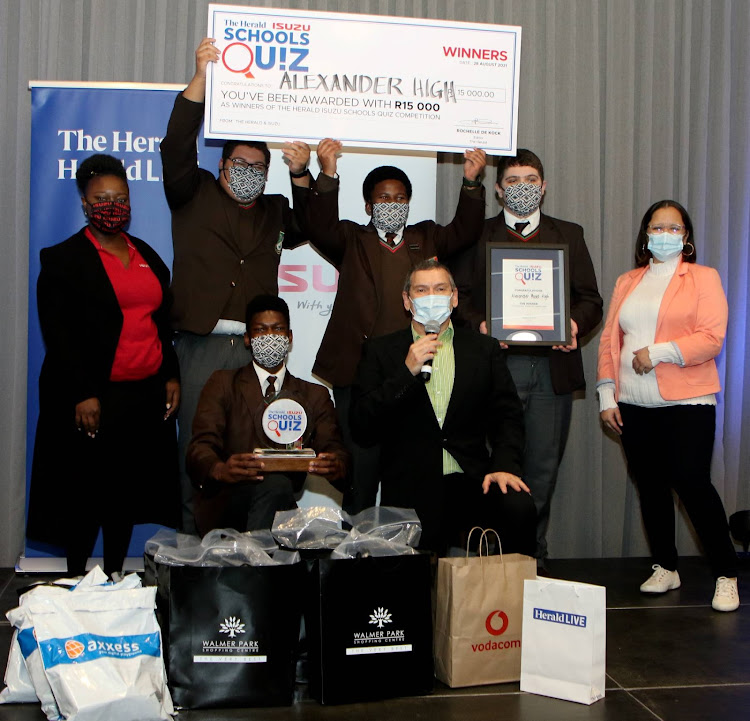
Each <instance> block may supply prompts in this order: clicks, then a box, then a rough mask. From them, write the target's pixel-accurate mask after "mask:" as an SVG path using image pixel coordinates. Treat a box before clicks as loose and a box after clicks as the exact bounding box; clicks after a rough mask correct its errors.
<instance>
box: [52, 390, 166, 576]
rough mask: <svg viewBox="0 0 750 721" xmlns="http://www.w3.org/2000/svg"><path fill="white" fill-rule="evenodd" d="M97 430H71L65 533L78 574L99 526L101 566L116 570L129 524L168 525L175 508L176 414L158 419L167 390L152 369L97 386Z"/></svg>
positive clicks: (72, 566)
mask: <svg viewBox="0 0 750 721" xmlns="http://www.w3.org/2000/svg"><path fill="white" fill-rule="evenodd" d="M99 400H100V402H101V420H100V423H99V432H98V433H97V435H96V438H89V437H88V436H87V435H86V434H85V433H83V432H82V431H73V432H72V434H73V435H72V437H71V439H70V449H69V450H70V452H71V457H72V458H73V459H74V460H72V461H71V464H72V466H73V469H74V470H73V471H71V473H70V479H69V481H70V486H69V495H70V498H71V500H70V504H71V507H72V508H73V509H74V513H73V514H71V516H70V517H71V523H70V524H69V526H68V529H67V532H66V538H65V548H66V555H67V559H68V572H69V573H70V574H71V575H81V574H82V573H83V572H84V568H85V566H86V561H87V559H88V558H89V556H90V555H91V553H92V551H93V548H94V544H95V542H96V538H97V535H98V533H99V529H100V528H101V529H102V538H103V542H104V553H103V556H104V559H103V562H104V571H105V572H106V573H108V574H110V575H111V574H112V573H113V572H114V571H118V572H119V571H121V570H122V564H123V561H124V560H125V556H126V555H127V551H128V545H129V544H130V537H131V535H132V531H133V525H134V524H137V523H148V522H154V523H162V524H164V525H167V526H170V527H174V526H175V525H176V523H177V519H178V513H179V493H178V485H177V454H176V434H175V422H174V419H169V420H167V421H165V420H164V411H165V403H166V391H165V386H164V382H163V381H162V380H161V379H159V378H158V377H157V376H152V377H150V378H145V379H144V380H139V381H122V382H110V383H108V384H107V385H106V386H105V387H104V388H103V390H102V394H101V397H100V399H99Z"/></svg>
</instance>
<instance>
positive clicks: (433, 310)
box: [409, 293, 453, 325]
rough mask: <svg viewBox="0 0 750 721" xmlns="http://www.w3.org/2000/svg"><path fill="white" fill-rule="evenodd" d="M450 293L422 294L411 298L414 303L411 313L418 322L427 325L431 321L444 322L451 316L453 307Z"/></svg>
mask: <svg viewBox="0 0 750 721" xmlns="http://www.w3.org/2000/svg"><path fill="white" fill-rule="evenodd" d="M452 299H453V293H451V294H450V295H421V296H419V297H418V298H410V299H409V300H411V304H412V311H411V314H412V316H414V320H415V321H417V323H421V324H422V325H425V324H426V323H429V322H430V321H433V322H435V323H438V324H441V325H442V324H443V323H444V322H445V321H446V320H448V318H450V315H451V311H452V310H453V307H452V305H451V300H452Z"/></svg>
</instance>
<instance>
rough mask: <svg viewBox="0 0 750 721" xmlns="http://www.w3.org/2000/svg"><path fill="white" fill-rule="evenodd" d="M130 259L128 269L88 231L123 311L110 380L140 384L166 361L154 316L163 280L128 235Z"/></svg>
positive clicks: (159, 301)
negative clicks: (156, 274)
mask: <svg viewBox="0 0 750 721" xmlns="http://www.w3.org/2000/svg"><path fill="white" fill-rule="evenodd" d="M122 236H123V238H125V241H126V242H127V244H128V253H129V256H130V260H129V263H128V267H127V268H126V267H125V266H124V265H123V264H122V263H121V262H120V260H119V258H117V256H115V255H112V253H108V252H107V251H106V250H104V248H102V245H101V243H100V242H99V241H98V240H97V239H96V238H95V237H94V235H93V234H92V233H91V231H90V230H89V229H88V228H86V237H87V238H88V239H89V240H90V241H91V242H92V243H93V244H94V247H95V248H96V249H97V250H98V251H99V258H100V259H101V261H102V265H103V266H104V270H106V271H107V276H108V277H109V282H110V283H112V288H113V289H114V291H115V295H116V296H117V302H118V303H119V304H120V310H121V311H122V331H121V332H120V338H119V340H118V342H117V350H116V351H115V359H114V362H113V363H112V371H111V373H110V375H109V379H110V380H112V381H137V380H142V379H143V378H148V377H149V376H152V375H155V374H156V373H157V372H158V370H159V368H160V367H161V362H162V352H161V341H160V340H159V333H158V331H157V329H156V323H154V319H153V317H152V316H153V313H154V311H156V309H157V308H158V307H159V306H160V305H161V301H162V292H161V286H160V285H159V281H158V279H157V278H156V276H155V275H154V273H153V271H152V270H151V268H150V266H149V265H148V263H146V261H145V260H144V259H143V256H142V255H141V254H140V253H139V252H138V251H137V250H136V249H135V247H134V246H133V244H132V243H131V242H130V240H129V239H128V236H127V235H125V233H122Z"/></svg>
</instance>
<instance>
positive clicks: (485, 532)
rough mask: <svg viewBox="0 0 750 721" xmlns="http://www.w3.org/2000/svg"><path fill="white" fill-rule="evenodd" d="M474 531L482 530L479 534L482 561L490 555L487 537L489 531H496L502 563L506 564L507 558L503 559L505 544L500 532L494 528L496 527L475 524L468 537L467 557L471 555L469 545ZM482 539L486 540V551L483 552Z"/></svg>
mask: <svg viewBox="0 0 750 721" xmlns="http://www.w3.org/2000/svg"><path fill="white" fill-rule="evenodd" d="M474 531H481V535H480V536H479V558H480V561H481V559H483V558H486V557H487V556H489V555H490V542H489V540H488V539H487V534H488V533H494V534H495V538H497V549H498V552H499V555H500V563H502V564H503V566H505V560H504V559H503V544H502V541H500V534H499V533H498V532H497V531H496V530H495V529H494V528H482V527H481V526H474V528H472V529H471V530H470V531H469V536H468V537H467V539H466V558H468V557H469V546H470V545H471V535H472V534H473V533H474ZM482 541H484V550H485V553H484V554H482Z"/></svg>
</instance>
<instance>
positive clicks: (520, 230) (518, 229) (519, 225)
mask: <svg viewBox="0 0 750 721" xmlns="http://www.w3.org/2000/svg"><path fill="white" fill-rule="evenodd" d="M528 224H529V221H528V220H524V221H521V222H519V223H516V233H518V235H523V231H524V228H525V227H526V226H527V225H528Z"/></svg>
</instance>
